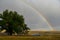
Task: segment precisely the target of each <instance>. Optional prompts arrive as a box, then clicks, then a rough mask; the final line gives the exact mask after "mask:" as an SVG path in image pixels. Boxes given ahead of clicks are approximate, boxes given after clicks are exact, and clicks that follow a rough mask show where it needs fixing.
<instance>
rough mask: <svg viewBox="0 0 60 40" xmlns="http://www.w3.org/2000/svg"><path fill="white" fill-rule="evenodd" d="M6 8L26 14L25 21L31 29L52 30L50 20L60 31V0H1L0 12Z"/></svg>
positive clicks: (55, 28) (53, 26) (54, 27)
mask: <svg viewBox="0 0 60 40" xmlns="http://www.w3.org/2000/svg"><path fill="white" fill-rule="evenodd" d="M5 9H8V10H13V11H17V12H18V13H19V14H22V15H24V18H25V23H26V24H27V26H28V27H29V28H31V30H47V31H50V30H51V28H50V27H49V25H48V24H47V22H48V23H49V24H51V25H52V28H53V29H54V30H58V31H60V0H0V12H2V11H4V10H5ZM39 13H40V14H42V15H43V16H44V18H45V19H46V20H47V22H46V21H44V20H43V18H42V17H41V16H40V14H39Z"/></svg>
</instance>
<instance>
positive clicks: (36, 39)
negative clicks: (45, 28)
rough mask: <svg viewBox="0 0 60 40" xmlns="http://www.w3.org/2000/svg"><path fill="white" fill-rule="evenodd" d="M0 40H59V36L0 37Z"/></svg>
mask: <svg viewBox="0 0 60 40" xmlns="http://www.w3.org/2000/svg"><path fill="white" fill-rule="evenodd" d="M0 40H60V36H59V35H53V36H52V35H49V36H0Z"/></svg>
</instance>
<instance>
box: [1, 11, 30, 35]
mask: <svg viewBox="0 0 60 40" xmlns="http://www.w3.org/2000/svg"><path fill="white" fill-rule="evenodd" d="M0 18H1V19H2V20H0V25H1V26H2V28H1V29H2V30H3V29H6V32H7V33H8V35H12V33H13V32H16V33H17V34H26V33H28V30H30V29H29V28H28V27H27V24H25V22H24V17H23V15H19V14H18V13H17V12H16V11H8V10H5V11H3V13H0Z"/></svg>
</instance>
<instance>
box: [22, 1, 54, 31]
mask: <svg viewBox="0 0 60 40" xmlns="http://www.w3.org/2000/svg"><path fill="white" fill-rule="evenodd" d="M22 2H24V1H23V0H22ZM24 4H26V5H28V6H29V7H30V8H32V9H33V10H34V11H35V12H37V14H38V15H40V17H41V18H42V19H43V20H44V21H45V22H46V23H47V24H48V26H49V28H50V29H51V31H53V30H54V29H53V27H52V25H51V23H50V22H49V21H48V20H47V18H46V17H45V16H44V15H43V14H41V13H40V12H39V11H38V10H37V9H36V8H34V7H33V6H32V5H30V4H28V3H26V2H24Z"/></svg>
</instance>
